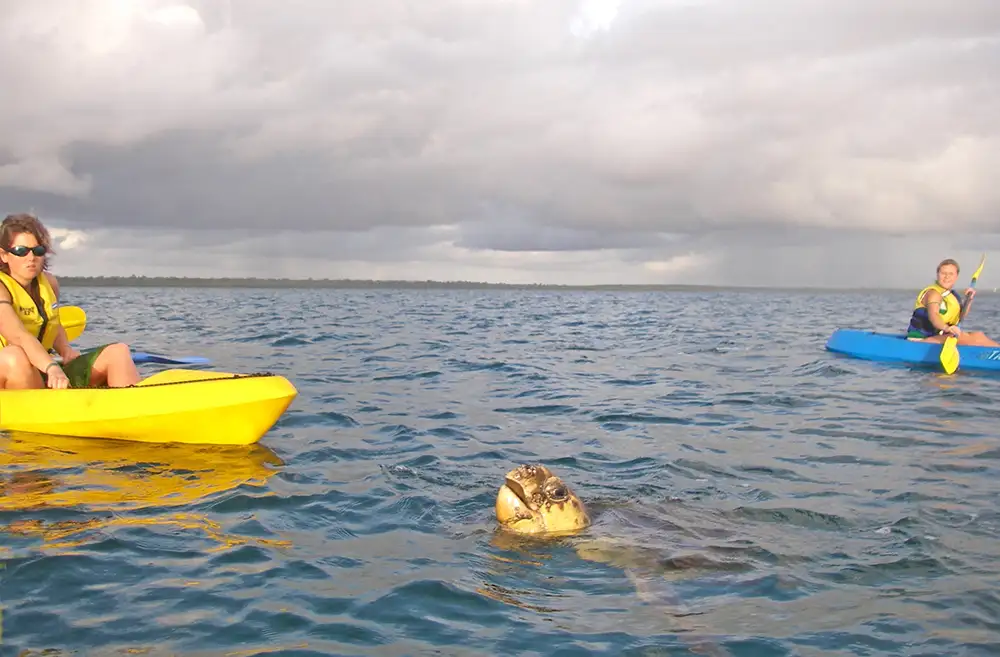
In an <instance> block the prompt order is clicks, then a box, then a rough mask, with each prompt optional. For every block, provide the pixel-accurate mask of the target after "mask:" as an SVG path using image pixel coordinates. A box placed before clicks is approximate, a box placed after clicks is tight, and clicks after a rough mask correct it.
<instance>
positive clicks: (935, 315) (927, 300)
mask: <svg viewBox="0 0 1000 657" xmlns="http://www.w3.org/2000/svg"><path fill="white" fill-rule="evenodd" d="M943 301H944V299H942V298H941V293H940V292H938V291H937V290H928V291H927V294H926V295H925V296H924V307H925V308H927V319H928V320H930V323H931V325H932V326H934V328H936V329H937V330H938V332H939V333H953V334H955V335H956V336H957V335H958V331H959V329H958V327H957V326H951V325H950V324H948V323H947V322H945V321H944V320H943V319H941V311H940V308H941V303H942V302H943Z"/></svg>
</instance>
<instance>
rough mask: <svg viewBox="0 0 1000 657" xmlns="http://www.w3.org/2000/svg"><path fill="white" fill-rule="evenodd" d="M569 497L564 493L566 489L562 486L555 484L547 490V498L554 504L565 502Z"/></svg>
mask: <svg viewBox="0 0 1000 657" xmlns="http://www.w3.org/2000/svg"><path fill="white" fill-rule="evenodd" d="M567 497H569V495H568V494H567V492H566V487H565V486H563V485H562V484H556V485H554V486H552V487H551V488H549V498H550V499H552V500H555V501H556V502H561V501H562V500H565V499H566V498H567Z"/></svg>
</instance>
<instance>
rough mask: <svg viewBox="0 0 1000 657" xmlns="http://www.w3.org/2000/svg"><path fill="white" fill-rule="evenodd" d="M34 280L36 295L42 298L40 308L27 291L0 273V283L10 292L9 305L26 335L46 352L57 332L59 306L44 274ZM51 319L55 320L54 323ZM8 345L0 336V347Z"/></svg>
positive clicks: (6, 275)
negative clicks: (37, 342)
mask: <svg viewBox="0 0 1000 657" xmlns="http://www.w3.org/2000/svg"><path fill="white" fill-rule="evenodd" d="M35 280H37V281H38V293H39V296H41V297H42V307H41V308H39V307H38V304H36V303H35V300H34V299H32V298H31V295H30V294H29V293H28V291H27V290H26V289H24V288H23V287H21V284H20V283H18V282H17V281H16V280H14V278H13V277H12V276H11V275H10V274H7V273H4V272H2V271H0V282H2V283H3V284H4V285H5V286H6V287H7V291H8V292H10V296H11V299H12V302H11V305H13V306H14V312H16V313H17V316H18V317H19V318H20V319H21V323H22V324H24V328H25V329H27V330H28V333H31V334H32V335H33V336H35V337H36V338H38V341H39V342H41V343H42V346H43V347H45V350H46V351H48V350H50V349H52V347H53V343H54V342H55V340H56V334H57V333H58V331H59V321H58V319H59V318H58V317H57V311H56V308H57V307H58V305H59V304H58V303H57V301H56V293H55V290H53V289H52V286H51V285H49V279H48V277H47V276H46V275H45V273H44V272H42V273H41V274H39V275H38V278H37V279H35ZM53 318H55V320H54V321H53ZM8 344H9V341H8V340H7V339H6V338H4V336H2V335H0V347H6V346H7V345H8Z"/></svg>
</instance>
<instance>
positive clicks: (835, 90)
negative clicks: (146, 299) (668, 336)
mask: <svg viewBox="0 0 1000 657" xmlns="http://www.w3.org/2000/svg"><path fill="white" fill-rule="evenodd" d="M0 12H2V13H0V16H2V18H0V89H2V92H0V212H3V213H4V214H6V213H8V212H15V211H24V210H30V209H33V210H34V211H35V212H37V213H38V214H39V215H40V216H41V217H42V218H43V220H44V221H46V223H47V224H48V225H49V226H50V227H51V228H52V230H53V233H54V234H55V235H56V236H57V238H58V239H57V250H58V256H57V258H56V260H55V261H54V263H53V267H54V271H55V272H56V273H57V274H60V273H61V274H63V275H92V274H126V275H127V274H132V273H136V274H148V275H158V274H173V275H182V276H183V275H187V276H284V277H293V278H305V277H313V278H322V277H332V278H377V279H417V280H424V279H435V280H457V279H461V280H477V281H491V282H541V283H704V284H753V285H792V286H798V285H817V286H844V285H846V286H882V285H888V286H913V285H921V284H923V283H924V282H925V281H926V280H928V279H929V278H932V277H933V273H934V267H935V265H936V264H937V262H938V261H939V260H940V259H941V258H944V257H958V258H960V259H961V260H962V262H963V264H964V267H963V274H964V273H966V272H968V273H971V271H972V269H973V268H974V267H975V265H976V264H977V262H978V259H979V255H980V253H981V252H982V251H983V250H988V249H992V248H1000V74H998V71H1000V2H998V1H997V0H961V1H960V2H945V1H944V0H879V1H878V2H873V1H872V0H420V1H419V2H413V1H407V0H365V1H364V2H330V0H282V1H281V2H275V1H274V0H231V1H227V0H186V1H185V0H181V1H179V2H172V1H170V0H162V1H161V0H39V1H36V2H25V1H24V0H0ZM237 233H238V236H237ZM995 260H996V266H995V267H994V268H993V271H994V272H995V276H993V277H991V276H990V271H991V269H990V266H989V264H988V265H987V268H986V270H985V272H984V274H983V278H982V279H981V281H982V285H983V286H990V287H993V286H998V285H1000V253H997V254H996V256H995Z"/></svg>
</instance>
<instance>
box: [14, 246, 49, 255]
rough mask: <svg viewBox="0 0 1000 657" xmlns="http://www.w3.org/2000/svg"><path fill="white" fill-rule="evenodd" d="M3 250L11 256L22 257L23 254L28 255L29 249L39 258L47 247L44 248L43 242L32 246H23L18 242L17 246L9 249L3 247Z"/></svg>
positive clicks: (45, 251)
mask: <svg viewBox="0 0 1000 657" xmlns="http://www.w3.org/2000/svg"><path fill="white" fill-rule="evenodd" d="M5 251H7V253H9V254H11V255H13V256H17V257H18V258H23V257H24V256H26V255H28V251H31V252H32V253H34V254H35V255H36V256H38V257H39V258H41V257H42V256H43V255H45V254H46V253H47V252H48V249H47V248H45V245H44V244H39V245H38V246H32V247H30V248H29V247H27V246H24V245H23V244H18V245H17V246H12V247H10V248H9V249H5Z"/></svg>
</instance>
